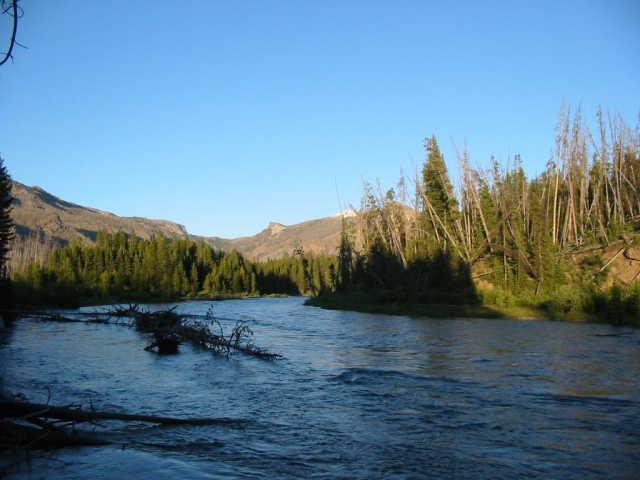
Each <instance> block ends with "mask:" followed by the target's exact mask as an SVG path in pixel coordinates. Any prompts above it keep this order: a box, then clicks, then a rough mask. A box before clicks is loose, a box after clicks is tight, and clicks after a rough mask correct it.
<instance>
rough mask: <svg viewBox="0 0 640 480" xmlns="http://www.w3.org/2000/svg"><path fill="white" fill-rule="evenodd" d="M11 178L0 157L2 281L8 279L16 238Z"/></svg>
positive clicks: (0, 251) (0, 268)
mask: <svg viewBox="0 0 640 480" xmlns="http://www.w3.org/2000/svg"><path fill="white" fill-rule="evenodd" d="M12 201H13V197H12V196H11V177H10V176H9V172H8V171H7V168H6V167H5V166H4V159H2V157H0V281H3V280H5V279H6V278H7V277H8V271H7V260H8V256H9V250H10V244H11V240H13V237H14V230H13V221H12V220H11V202H12Z"/></svg>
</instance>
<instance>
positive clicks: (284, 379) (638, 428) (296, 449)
mask: <svg viewBox="0 0 640 480" xmlns="http://www.w3.org/2000/svg"><path fill="white" fill-rule="evenodd" d="M303 301H304V299H303V298H273V299H251V300H229V301H224V302H216V303H215V306H214V311H215V315H216V316H217V317H219V318H221V322H222V323H223V324H224V325H226V326H229V325H233V324H234V323H235V321H237V320H243V321H246V322H247V323H248V325H249V326H250V327H251V328H252V329H253V331H254V332H255V337H254V341H255V343H256V345H258V346H262V347H266V348H268V349H269V350H270V351H273V352H277V353H281V354H282V355H284V358H283V359H281V360H277V361H274V362H269V361H264V360H259V359H257V358H253V357H248V356H245V355H242V354H236V355H233V356H231V357H230V358H229V359H226V358H223V357H215V356H213V355H212V354H210V353H209V352H206V351H202V350H197V349H195V348H192V347H190V346H188V345H183V346H181V353H180V354H178V355H168V356H160V355H157V354H154V353H151V352H146V351H144V350H143V348H144V347H145V346H146V345H147V344H148V339H147V337H146V335H145V334H142V333H140V332H137V331H135V330H134V329H131V328H126V327H122V326H114V325H98V324H79V323H65V324H63V323H46V322H41V321H36V320H28V319H24V320H21V321H19V322H17V323H16V325H15V326H14V327H12V328H11V329H10V330H9V331H8V332H5V333H4V334H3V335H4V336H3V337H2V338H1V339H0V374H1V375H2V376H3V377H4V381H5V387H6V388H7V389H8V390H10V391H12V392H22V393H24V394H25V395H26V396H27V397H28V399H29V400H30V401H33V402H46V401H47V399H48V397H49V396H50V398H51V400H50V402H51V404H56V405H68V404H71V403H75V404H83V405H85V406H87V405H93V407H94V408H96V409H97V410H106V411H117V412H126V413H144V414H150V415H162V416H174V417H195V416H197V417H225V418H229V419H231V420H230V421H229V422H227V423H224V424H217V425H213V426H171V427H169V426H164V427H158V426H149V425H147V424H122V423H107V424H104V425H103V426H101V427H96V428H99V429H100V430H101V431H102V433H103V434H104V435H106V436H107V437H108V438H109V439H111V440H113V441H114V442H115V443H114V445H111V446H105V447H83V448H67V449H62V450H58V451H54V452H42V453H39V452H35V453H34V454H33V458H32V459H31V461H30V462H29V463H28V464H24V463H23V464H21V465H20V466H19V467H12V468H11V469H9V471H8V472H7V471H5V474H7V478H12V479H13V478H16V479H17V478H28V479H39V478H43V479H44V478H46V479H50V478H56V479H72V478H73V479H76V478H77V479H80V478H82V479H84V478H87V479H88V478H91V479H98V478H99V479H121V478H147V477H148V478H151V477H153V478H154V479H184V478H193V479H199V478H202V479H205V478H206V479H217V478H233V479H239V478H270V479H287V478H319V479H322V478H332V479H333V478H345V479H347V478H348V479H353V478H362V479H375V478H385V479H387V478H389V479H396V478H397V479H408V478H477V479H486V478H496V479H498V478H545V479H547V478H558V479H569V478H580V479H583V478H602V477H610V478H640V330H638V329H636V330H633V329H631V328H622V329H621V328H619V327H618V328H616V327H613V326H609V325H601V324H576V323H560V322H549V321H512V320H484V319H482V320H481V319H425V318H410V317H400V316H388V315H373V314H365V313H356V312H341V311H330V310H322V309H319V308H315V307H307V306H304V305H303ZM210 304H211V303H210V302H185V303H180V304H178V311H180V312H183V313H194V314H204V313H205V312H206V311H207V308H208V307H209V305H210ZM150 307H151V308H166V307H167V305H163V306H150ZM89 310H94V309H89ZM5 464H6V458H5Z"/></svg>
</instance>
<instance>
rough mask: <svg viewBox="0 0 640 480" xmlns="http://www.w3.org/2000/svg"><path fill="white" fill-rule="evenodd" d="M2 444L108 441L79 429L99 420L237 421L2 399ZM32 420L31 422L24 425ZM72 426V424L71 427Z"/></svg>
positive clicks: (164, 422) (24, 445)
mask: <svg viewBox="0 0 640 480" xmlns="http://www.w3.org/2000/svg"><path fill="white" fill-rule="evenodd" d="M0 412H1V413H0V418H2V421H0V448H5V449H8V448H11V449H41V448H60V447H69V446H82V445H86V446H90V445H107V444H109V443H111V442H110V441H109V440H107V439H105V438H102V437H100V436H99V435H98V434H95V433H93V432H86V431H80V430H76V428H75V426H76V425H78V424H82V423H90V424H93V423H95V422H96V421H98V420H118V421H125V422H145V423H154V424H160V425H214V424H238V423H239V422H241V420H236V419H231V418H173V417H161V416H153V415H137V414H127V413H116V412H98V411H95V410H83V409H81V408H78V407H56V406H52V405H46V404H38V403H28V402H21V401H16V400H11V399H6V398H3V399H1V400H0ZM25 423H30V424H32V425H34V426H31V425H25ZM69 427H72V428H71V429H70V428H69Z"/></svg>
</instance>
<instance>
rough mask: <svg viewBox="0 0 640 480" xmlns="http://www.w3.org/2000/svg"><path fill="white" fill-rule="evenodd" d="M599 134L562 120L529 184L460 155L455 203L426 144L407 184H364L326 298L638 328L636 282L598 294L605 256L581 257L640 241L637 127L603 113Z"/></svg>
mask: <svg viewBox="0 0 640 480" xmlns="http://www.w3.org/2000/svg"><path fill="white" fill-rule="evenodd" d="M596 127H597V131H596V134H595V135H593V134H592V133H591V132H590V130H589V129H588V127H587V125H586V122H585V121H584V119H583V117H582V115H581V112H580V110H577V111H575V112H574V113H571V112H570V111H563V112H562V113H561V116H560V120H559V123H558V127H557V138H556V149H555V155H554V157H553V158H552V159H551V160H549V162H548V163H547V166H546V169H545V171H544V172H543V173H542V174H540V175H539V176H537V177H535V178H527V175H526V174H525V171H524V169H523V167H522V160H521V158H520V157H519V156H517V155H516V156H515V157H514V158H513V159H512V160H511V163H510V165H508V166H507V167H504V166H501V165H500V164H499V163H498V162H497V161H496V160H495V158H491V160H490V163H489V168H488V169H486V170H485V169H477V168H473V167H472V166H471V161H470V157H469V153H468V152H467V151H466V150H464V151H462V152H460V153H459V154H458V163H459V166H460V180H459V183H458V188H457V193H456V189H454V187H453V185H452V182H451V180H450V178H449V174H448V171H447V166H446V164H445V160H444V156H443V155H442V153H441V151H440V148H439V145H438V142H437V139H436V138H435V137H431V138H428V139H427V140H426V142H425V149H426V154H427V155H426V161H425V163H424V165H423V167H422V169H421V171H419V172H417V173H416V176H415V177H414V178H413V179H410V180H408V179H407V178H401V179H400V181H399V183H398V186H397V187H396V188H395V189H388V190H385V189H383V188H382V187H380V186H379V185H378V186H377V187H376V186H372V185H368V184H366V185H365V191H364V196H363V200H362V205H361V209H360V210H359V213H358V219H357V221H354V222H348V221H346V220H345V223H344V226H343V234H342V242H341V247H340V253H339V266H338V278H337V282H336V290H337V295H334V296H341V297H343V298H344V296H345V295H348V294H356V293H366V294H367V295H368V298H369V299H372V301H375V302H380V303H393V302H398V303H449V304H459V303H468V304H473V303H483V304H485V305H487V304H489V305H496V306H500V307H508V306H517V305H523V306H536V307H541V308H544V309H546V310H548V311H550V312H552V313H554V314H557V315H558V316H561V315H565V314H567V313H570V312H592V313H595V314H598V315H599V314H603V313H606V314H607V315H618V316H619V317H620V318H622V317H625V316H631V317H633V318H636V319H638V318H639V316H640V285H638V281H637V279H638V275H636V276H635V283H634V281H632V282H631V284H629V285H622V284H620V285H616V286H614V287H613V288H603V287H604V286H605V281H606V277H607V275H606V271H604V272H603V260H602V258H601V257H599V256H598V255H594V254H581V253H580V251H581V250H586V247H588V246H594V245H609V244H611V243H612V242H615V241H618V242H621V246H622V247H623V248H624V247H629V246H631V245H632V244H633V242H634V241H636V239H637V235H636V234H638V233H640V154H639V152H640V129H638V128H636V129H635V130H634V129H632V128H630V127H629V126H627V125H626V124H625V122H624V121H623V119H622V118H620V117H619V116H611V115H605V113H604V112H602V111H599V112H598V115H597V119H596ZM636 267H637V268H638V269H639V270H640V261H639V262H638V263H637V265H636ZM478 286H480V287H481V288H477V287H478ZM610 286H611V285H608V287H610ZM327 299H329V298H328V297H327ZM329 300H330V299H329Z"/></svg>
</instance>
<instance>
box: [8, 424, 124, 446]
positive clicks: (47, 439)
mask: <svg viewBox="0 0 640 480" xmlns="http://www.w3.org/2000/svg"><path fill="white" fill-rule="evenodd" d="M109 443H111V442H108V441H106V440H104V439H101V438H99V437H98V436H97V435H94V434H91V433H90V432H79V431H67V430H60V429H45V428H35V427H29V426H26V425H21V424H18V423H15V422H8V421H4V422H0V448H2V447H5V448H12V449H15V448H31V449H39V448H61V447H73V446H82V445H108V444H109Z"/></svg>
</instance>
